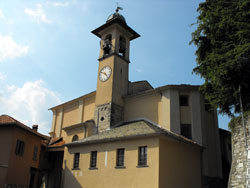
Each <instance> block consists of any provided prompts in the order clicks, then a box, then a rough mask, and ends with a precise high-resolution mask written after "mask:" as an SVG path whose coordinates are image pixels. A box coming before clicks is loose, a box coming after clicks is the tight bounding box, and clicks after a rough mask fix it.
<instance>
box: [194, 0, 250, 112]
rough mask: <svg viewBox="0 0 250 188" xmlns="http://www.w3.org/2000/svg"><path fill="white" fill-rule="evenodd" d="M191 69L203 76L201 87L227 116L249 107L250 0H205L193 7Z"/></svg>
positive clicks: (209, 99)
mask: <svg viewBox="0 0 250 188" xmlns="http://www.w3.org/2000/svg"><path fill="white" fill-rule="evenodd" d="M197 11H198V12H199V16H198V18H197V29H196V30H195V31H194V32H193V33H192V40H191V42H190V43H194V44H195V45H196V46H197V51H196V57H197V58H196V61H197V67H195V68H194V70H193V71H194V73H196V74H198V75H200V76H201V77H202V78H204V80H205V82H204V84H203V85H202V86H201V91H202V92H203V93H204V95H205V98H206V99H207V100H208V101H209V102H210V103H211V104H212V105H213V106H214V107H216V108H219V112H220V113H222V114H227V115H229V116H231V115H233V114H234V113H238V112H240V103H239V86H240V88H241V96H242V101H243V109H244V110H249V109H250V105H249V104H250V87H249V84H250V0H206V1H205V2H203V3H200V4H199V7H198V9H197Z"/></svg>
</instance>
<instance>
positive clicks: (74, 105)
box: [52, 95, 95, 140]
mask: <svg viewBox="0 0 250 188" xmlns="http://www.w3.org/2000/svg"><path fill="white" fill-rule="evenodd" d="M53 111H56V112H55V113H54V114H55V118H54V119H55V121H53V122H52V123H54V126H55V128H54V129H55V134H56V137H60V136H62V137H64V138H66V137H67V134H66V132H65V131H64V130H63V129H62V128H64V127H68V126H71V125H75V124H78V123H82V122H85V121H87V120H90V119H94V112H95V95H94V96H90V97H87V98H84V97H82V98H80V99H79V100H75V101H72V102H70V103H66V104H63V105H62V106H60V107H58V108H56V109H53ZM61 120H62V121H61ZM61 123H62V126H61ZM52 127H53V124H52ZM88 135H89V134H88ZM69 139H70V138H69ZM69 139H68V138H67V140H69Z"/></svg>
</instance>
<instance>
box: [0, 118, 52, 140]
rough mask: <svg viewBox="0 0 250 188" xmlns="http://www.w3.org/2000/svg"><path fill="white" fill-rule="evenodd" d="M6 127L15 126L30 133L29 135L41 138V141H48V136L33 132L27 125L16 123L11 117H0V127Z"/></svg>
mask: <svg viewBox="0 0 250 188" xmlns="http://www.w3.org/2000/svg"><path fill="white" fill-rule="evenodd" d="M8 125H16V126H18V127H20V128H22V129H24V130H26V131H28V132H30V133H31V134H34V135H36V136H39V137H41V138H43V139H46V140H47V139H49V137H48V136H46V135H43V134H41V133H38V132H37V131H35V130H33V129H32V128H30V127H28V126H27V125H24V124H23V123H21V122H20V121H17V120H16V119H14V118H13V117H11V116H8V115H1V116H0V127H2V126H8Z"/></svg>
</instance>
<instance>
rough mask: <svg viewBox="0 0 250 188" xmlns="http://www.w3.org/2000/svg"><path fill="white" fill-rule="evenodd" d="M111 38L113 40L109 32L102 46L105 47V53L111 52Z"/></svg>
mask: <svg viewBox="0 0 250 188" xmlns="http://www.w3.org/2000/svg"><path fill="white" fill-rule="evenodd" d="M111 40H112V35H111V34H108V35H107V36H106V37H105V39H104V40H103V45H102V48H103V51H104V55H108V54H110V52H111V46H112V43H111Z"/></svg>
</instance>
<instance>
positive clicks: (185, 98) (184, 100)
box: [179, 95, 189, 106]
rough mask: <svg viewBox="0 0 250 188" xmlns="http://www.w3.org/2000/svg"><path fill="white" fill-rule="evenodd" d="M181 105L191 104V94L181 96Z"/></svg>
mask: <svg viewBox="0 0 250 188" xmlns="http://www.w3.org/2000/svg"><path fill="white" fill-rule="evenodd" d="M179 103H180V106H189V96H188V95H180V96H179Z"/></svg>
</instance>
